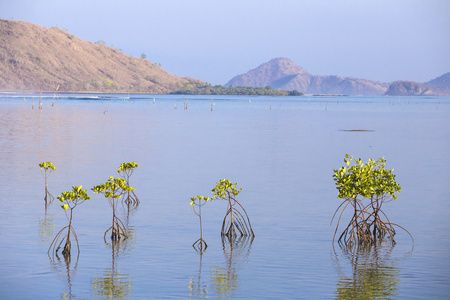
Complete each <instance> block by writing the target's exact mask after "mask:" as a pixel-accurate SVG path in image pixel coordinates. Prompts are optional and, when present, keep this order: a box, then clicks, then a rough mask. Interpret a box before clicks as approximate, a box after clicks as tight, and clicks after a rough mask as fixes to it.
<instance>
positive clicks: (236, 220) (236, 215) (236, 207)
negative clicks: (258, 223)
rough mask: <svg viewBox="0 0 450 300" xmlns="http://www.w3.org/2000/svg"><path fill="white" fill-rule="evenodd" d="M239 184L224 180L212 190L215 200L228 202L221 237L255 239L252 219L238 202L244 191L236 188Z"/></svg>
mask: <svg viewBox="0 0 450 300" xmlns="http://www.w3.org/2000/svg"><path fill="white" fill-rule="evenodd" d="M236 186H237V183H231V181H230V180H228V179H222V180H220V181H219V182H217V185H216V186H215V187H214V188H213V189H212V193H213V194H214V195H213V198H217V199H222V200H226V201H227V202H228V205H227V211H226V213H225V217H224V219H223V222H222V230H221V235H222V236H225V237H227V238H228V239H235V238H236V237H237V236H238V234H239V236H251V237H254V236H255V234H254V233H253V229H252V226H251V224H250V219H249V217H248V215H247V212H246V211H245V209H244V207H243V206H242V205H241V204H240V203H239V202H238V201H237V200H236V196H237V195H238V194H239V192H240V191H242V188H240V189H239V190H238V189H237V188H236Z"/></svg>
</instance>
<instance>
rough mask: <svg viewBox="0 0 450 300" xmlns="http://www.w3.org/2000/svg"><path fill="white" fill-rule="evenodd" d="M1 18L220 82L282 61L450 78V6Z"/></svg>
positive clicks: (237, 8)
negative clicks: (57, 29) (63, 31)
mask: <svg viewBox="0 0 450 300" xmlns="http://www.w3.org/2000/svg"><path fill="white" fill-rule="evenodd" d="M0 17H1V18H4V19H14V20H23V21H28V22H32V23H36V24H38V25H40V26H44V27H53V26H56V25H58V26H59V27H60V28H62V29H67V30H68V31H69V32H70V33H71V34H74V35H75V36H77V37H79V38H81V39H84V40H87V41H91V42H96V41H99V40H103V41H105V42H106V44H107V45H114V46H115V47H118V48H120V49H122V50H123V51H124V53H126V54H132V55H134V56H137V57H139V56H140V55H141V54H142V53H145V54H146V55H147V59H148V60H150V61H152V62H156V63H160V64H161V65H162V67H163V68H164V69H165V70H167V71H168V72H170V73H172V74H175V75H178V76H189V77H193V78H197V79H201V80H204V81H207V82H210V83H212V84H225V83H226V82H227V81H228V80H230V79H231V78H232V77H234V76H235V75H238V74H242V73H245V72H247V71H248V70H250V69H253V68H256V67H257V66H259V65H261V64H262V63H265V62H267V61H269V60H270V59H272V58H275V57H287V58H290V59H291V60H293V61H294V62H295V63H296V64H298V65H299V66H301V67H303V68H304V69H305V70H307V71H308V72H310V73H312V74H315V75H341V76H352V77H360V78H368V79H373V80H379V81H384V82H391V81H394V80H411V81H419V82H424V81H428V80H430V79H433V78H435V77H437V76H440V75H442V74H444V73H447V72H450V1H449V0H375V1H371V0H336V1H334V0H328V1H325V0H271V1H266V0H222V1H215V0H159V1H154V0H126V1H125V0H0Z"/></svg>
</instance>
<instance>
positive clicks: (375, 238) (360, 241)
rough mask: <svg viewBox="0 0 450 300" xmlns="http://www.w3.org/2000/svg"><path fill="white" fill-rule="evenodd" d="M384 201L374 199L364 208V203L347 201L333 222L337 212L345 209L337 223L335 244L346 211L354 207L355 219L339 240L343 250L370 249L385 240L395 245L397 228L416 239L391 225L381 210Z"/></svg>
mask: <svg viewBox="0 0 450 300" xmlns="http://www.w3.org/2000/svg"><path fill="white" fill-rule="evenodd" d="M382 203H383V199H381V201H380V199H372V201H371V203H370V204H368V205H366V206H364V205H362V202H361V201H359V200H356V199H347V200H346V201H344V202H343V203H342V204H341V205H340V206H339V207H338V208H337V209H336V211H335V213H334V215H333V218H332V221H333V219H334V217H335V216H336V214H337V212H338V211H339V210H340V209H341V208H342V207H343V209H342V211H341V213H340V215H339V219H338V221H337V225H336V229H335V232H334V236H333V242H334V239H335V237H336V234H337V230H338V227H339V225H340V221H341V218H342V215H343V213H344V211H345V209H346V208H347V207H348V206H349V205H352V206H353V208H354V213H353V217H352V219H351V220H350V222H349V223H348V224H347V226H346V227H345V229H344V230H343V232H342V233H341V234H340V236H339V238H338V244H339V245H340V246H341V247H343V248H348V249H352V248H354V247H358V248H360V247H368V246H373V245H376V244H377V243H380V242H381V241H382V240H384V239H386V238H387V239H388V240H389V241H390V242H391V243H392V244H395V239H394V236H395V235H396V230H395V227H398V228H401V229H403V230H404V231H405V232H406V233H408V235H409V236H410V237H411V239H412V241H413V242H414V239H413V237H412V235H411V234H410V233H409V232H408V231H407V230H406V229H405V228H403V227H401V226H400V225H398V224H395V223H391V222H390V221H389V219H388V217H387V216H386V214H385V213H384V211H383V210H382V209H381V204H382Z"/></svg>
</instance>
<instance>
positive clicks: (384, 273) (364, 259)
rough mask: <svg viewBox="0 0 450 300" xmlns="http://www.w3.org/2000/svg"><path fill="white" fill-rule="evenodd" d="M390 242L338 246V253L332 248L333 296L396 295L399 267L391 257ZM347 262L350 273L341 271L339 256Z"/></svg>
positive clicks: (369, 296) (373, 297)
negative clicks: (334, 269) (335, 271)
mask: <svg viewBox="0 0 450 300" xmlns="http://www.w3.org/2000/svg"><path fill="white" fill-rule="evenodd" d="M393 249H394V245H393V244H392V243H389V242H386V243H383V244H377V245H372V246H367V247H359V248H357V249H352V251H350V249H348V248H345V247H344V248H341V253H340V254H339V255H338V254H337V253H336V250H334V249H333V250H334V261H335V263H336V267H337V268H338V272H339V277H340V278H339V281H338V283H337V287H336V298H337V299H391V298H395V297H398V295H399V294H398V285H399V282H400V269H399V268H398V267H397V261H396V260H395V259H392V258H391V254H392V250H393ZM340 258H344V260H348V261H349V262H350V266H351V270H350V271H349V270H347V272H350V273H351V275H350V276H348V275H347V274H345V271H344V268H345V267H346V266H345V265H343V263H341V262H340V261H339V260H340Z"/></svg>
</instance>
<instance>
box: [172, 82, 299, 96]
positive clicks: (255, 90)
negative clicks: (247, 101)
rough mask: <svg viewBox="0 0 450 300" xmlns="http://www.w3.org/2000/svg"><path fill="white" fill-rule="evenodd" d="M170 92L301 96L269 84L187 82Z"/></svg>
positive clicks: (294, 91)
mask: <svg viewBox="0 0 450 300" xmlns="http://www.w3.org/2000/svg"><path fill="white" fill-rule="evenodd" d="M171 94H183V95H233V96H235V95H246V96H303V93H300V92H299V91H296V90H293V91H285V90H281V89H276V90H274V89H273V88H272V87H270V86H266V87H265V88H264V87H248V86H238V87H233V86H230V87H224V86H223V85H215V86H212V85H210V84H208V85H205V86H198V87H195V86H193V85H190V84H188V85H187V86H186V87H185V88H184V89H182V90H178V91H175V92H172V93H171Z"/></svg>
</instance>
